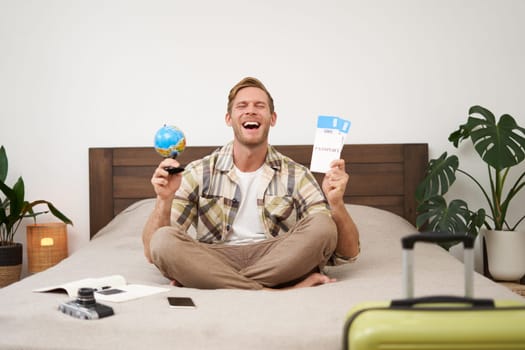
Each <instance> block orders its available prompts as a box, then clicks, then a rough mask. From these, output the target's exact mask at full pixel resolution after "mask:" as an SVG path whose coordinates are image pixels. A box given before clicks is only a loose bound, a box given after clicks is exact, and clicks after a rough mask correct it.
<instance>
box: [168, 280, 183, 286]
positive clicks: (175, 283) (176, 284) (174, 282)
mask: <svg viewBox="0 0 525 350" xmlns="http://www.w3.org/2000/svg"><path fill="white" fill-rule="evenodd" d="M170 285H171V286H174V287H183V285H182V284H180V283H179V281H177V280H171V282H170Z"/></svg>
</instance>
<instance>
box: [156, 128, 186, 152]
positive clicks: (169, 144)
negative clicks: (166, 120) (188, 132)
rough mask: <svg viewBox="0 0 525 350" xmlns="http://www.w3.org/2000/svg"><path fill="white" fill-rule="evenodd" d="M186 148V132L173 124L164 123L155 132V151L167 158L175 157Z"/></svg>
mask: <svg viewBox="0 0 525 350" xmlns="http://www.w3.org/2000/svg"><path fill="white" fill-rule="evenodd" d="M184 148H186V137H185V136H184V133H183V132H182V131H181V130H180V129H179V128H177V127H176V126H173V125H164V126H163V127H162V128H160V129H159V131H157V133H156V134H155V151H157V153H158V154H160V155H161V156H163V157H165V158H168V157H170V158H175V157H176V156H177V155H178V154H179V153H181V152H182V151H184Z"/></svg>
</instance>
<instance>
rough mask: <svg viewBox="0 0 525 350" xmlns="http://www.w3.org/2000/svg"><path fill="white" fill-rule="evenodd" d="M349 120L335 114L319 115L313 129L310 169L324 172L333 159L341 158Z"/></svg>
mask: <svg viewBox="0 0 525 350" xmlns="http://www.w3.org/2000/svg"><path fill="white" fill-rule="evenodd" d="M349 128H350V121H348V120H345V119H342V118H339V117H335V116H319V117H318V118H317V128H316V130H315V140H314V147H313V150H312V161H311V162H310V170H311V171H312V172H316V173H326V172H327V171H328V170H329V169H330V163H331V162H332V161H333V160H336V159H339V158H341V150H342V149H343V146H344V142H345V138H346V135H347V134H348V130H349Z"/></svg>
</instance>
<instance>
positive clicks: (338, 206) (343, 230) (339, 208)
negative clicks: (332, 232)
mask: <svg viewBox="0 0 525 350" xmlns="http://www.w3.org/2000/svg"><path fill="white" fill-rule="evenodd" d="M348 179H349V175H348V174H347V173H346V172H345V161H344V160H343V159H338V160H334V161H333V162H332V163H331V164H330V170H329V171H328V172H327V173H326V174H325V177H324V178H323V183H322V188H323V192H324V194H325V196H326V199H327V200H328V204H329V205H330V208H331V212H332V218H333V220H334V222H335V224H336V226H337V235H338V236H337V247H336V249H335V253H336V254H337V255H339V256H342V257H346V258H354V257H356V256H357V255H358V254H359V231H358V230H357V226H356V225H355V223H354V220H353V219H352V217H351V216H350V214H349V213H348V211H347V210H346V208H345V203H344V199H343V196H344V193H345V189H346V185H347V183H348Z"/></svg>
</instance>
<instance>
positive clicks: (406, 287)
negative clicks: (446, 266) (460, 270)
mask: <svg viewBox="0 0 525 350" xmlns="http://www.w3.org/2000/svg"><path fill="white" fill-rule="evenodd" d="M451 241H462V242H463V246H464V250H463V251H464V258H463V264H464V266H465V297H467V298H473V296H474V290H473V286H474V236H472V235H453V234H450V233H446V232H425V233H415V234H412V235H408V236H405V237H403V238H401V245H402V246H403V294H404V295H405V298H413V297H414V256H413V249H414V245H415V243H416V242H428V243H443V242H451Z"/></svg>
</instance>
